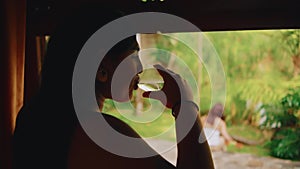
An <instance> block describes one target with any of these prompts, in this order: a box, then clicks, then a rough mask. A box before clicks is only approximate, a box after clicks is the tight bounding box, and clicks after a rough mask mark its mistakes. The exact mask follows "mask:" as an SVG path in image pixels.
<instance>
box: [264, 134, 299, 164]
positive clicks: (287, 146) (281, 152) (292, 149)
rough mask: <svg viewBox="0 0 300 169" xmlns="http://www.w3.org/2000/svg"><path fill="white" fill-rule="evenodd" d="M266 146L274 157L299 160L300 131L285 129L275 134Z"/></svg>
mask: <svg viewBox="0 0 300 169" xmlns="http://www.w3.org/2000/svg"><path fill="white" fill-rule="evenodd" d="M267 146H268V147H269V148H270V154H271V155H272V156H275V157H279V158H284V159H292V160H300V129H299V128H296V129H294V128H285V129H281V130H279V131H278V132H276V133H275V135H274V138H273V139H272V141H270V142H269V143H268V144H267Z"/></svg>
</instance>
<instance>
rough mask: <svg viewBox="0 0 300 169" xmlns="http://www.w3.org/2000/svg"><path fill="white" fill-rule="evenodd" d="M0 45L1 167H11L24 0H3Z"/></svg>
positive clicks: (21, 60) (18, 102) (18, 99)
mask: <svg viewBox="0 0 300 169" xmlns="http://www.w3.org/2000/svg"><path fill="white" fill-rule="evenodd" d="M0 11H1V16H0V17H1V25H2V26H1V41H2V43H1V45H0V46H1V47H0V78H1V84H0V94H1V96H0V103H1V104H0V168H5V169H10V168H11V167H12V164H11V162H12V134H13V131H14V127H15V120H16V116H17V113H18V111H19V110H20V108H21V107H22V105H23V97H24V58H25V34H26V1H25V0H3V1H1V5H0Z"/></svg>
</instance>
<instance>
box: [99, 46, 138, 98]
mask: <svg viewBox="0 0 300 169" xmlns="http://www.w3.org/2000/svg"><path fill="white" fill-rule="evenodd" d="M137 53H138V51H137V50H128V51H125V52H121V53H119V54H118V55H117V56H108V55H107V56H105V58H107V59H105V60H104V61H103V63H102V66H101V67H102V69H104V71H106V72H105V73H106V76H107V78H106V80H105V81H103V82H101V85H100V86H96V87H99V88H101V89H99V90H98V91H99V92H100V93H97V94H98V95H99V94H100V95H102V96H103V97H104V98H108V99H113V100H115V101H118V102H126V101H130V99H131V98H132V93H133V90H134V89H137V84H138V82H139V76H138V74H139V73H140V72H141V71H142V65H141V62H140V60H139V57H138V55H137ZM101 73H102V72H101V71H98V72H97V76H102V74H101ZM96 91H97V90H96Z"/></svg>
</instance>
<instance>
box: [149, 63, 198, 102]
mask: <svg viewBox="0 0 300 169" xmlns="http://www.w3.org/2000/svg"><path fill="white" fill-rule="evenodd" d="M154 68H156V69H157V71H158V72H159V74H160V75H161V76H162V78H163V80H164V86H163V88H162V89H161V90H160V91H152V92H145V93H143V97H147V98H153V99H157V100H160V101H161V102H162V103H163V104H164V105H165V106H166V107H168V108H173V107H174V105H175V104H178V103H180V101H181V100H184V101H193V94H192V90H191V87H190V86H189V84H188V83H187V82H186V80H184V79H182V78H181V77H180V76H179V75H178V74H176V73H174V72H173V71H171V70H169V69H165V68H164V67H162V66H161V65H154Z"/></svg>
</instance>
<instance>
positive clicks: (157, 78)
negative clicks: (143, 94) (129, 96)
mask: <svg viewBox="0 0 300 169" xmlns="http://www.w3.org/2000/svg"><path fill="white" fill-rule="evenodd" d="M139 77H140V81H139V83H138V87H139V88H140V89H142V90H143V91H158V90H161V89H162V87H163V86H164V80H163V78H162V77H161V75H160V74H159V72H158V71H157V70H156V69H155V68H154V67H149V68H146V69H144V70H143V72H142V73H141V74H140V75H139Z"/></svg>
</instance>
